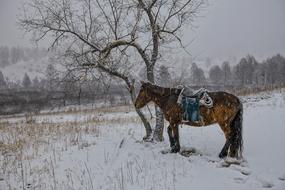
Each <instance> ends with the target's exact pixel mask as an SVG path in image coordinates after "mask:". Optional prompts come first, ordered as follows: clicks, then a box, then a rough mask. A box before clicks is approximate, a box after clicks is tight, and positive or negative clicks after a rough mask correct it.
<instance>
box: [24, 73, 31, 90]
mask: <svg viewBox="0 0 285 190" xmlns="http://www.w3.org/2000/svg"><path fill="white" fill-rule="evenodd" d="M22 86H23V87H24V88H26V89H28V88H30V87H31V86H32V82H31V79H30V77H29V75H28V74H27V73H25V76H24V78H23V82H22Z"/></svg>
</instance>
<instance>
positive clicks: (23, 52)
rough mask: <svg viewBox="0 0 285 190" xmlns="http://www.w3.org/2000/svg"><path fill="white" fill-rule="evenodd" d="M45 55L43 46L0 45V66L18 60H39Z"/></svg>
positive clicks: (45, 51)
mask: <svg viewBox="0 0 285 190" xmlns="http://www.w3.org/2000/svg"><path fill="white" fill-rule="evenodd" d="M46 55H47V50H46V49H45V48H28V47H7V46H0V68H1V67H6V66H8V65H11V64H15V63H17V62H19V61H30V60H35V61H36V60H39V59H40V58H42V57H43V56H46Z"/></svg>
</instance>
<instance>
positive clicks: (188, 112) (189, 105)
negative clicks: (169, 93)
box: [181, 96, 200, 122]
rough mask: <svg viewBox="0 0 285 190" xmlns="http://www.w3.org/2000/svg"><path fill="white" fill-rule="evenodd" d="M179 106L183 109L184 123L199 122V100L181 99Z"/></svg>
mask: <svg viewBox="0 0 285 190" xmlns="http://www.w3.org/2000/svg"><path fill="white" fill-rule="evenodd" d="M181 106H182V109H183V120H184V121H192V122H197V121H199V118H200V116H199V99H198V98H190V97H185V96H183V97H182V101H181Z"/></svg>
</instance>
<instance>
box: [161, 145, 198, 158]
mask: <svg viewBox="0 0 285 190" xmlns="http://www.w3.org/2000/svg"><path fill="white" fill-rule="evenodd" d="M161 153H162V154H168V153H171V149H166V150H162V151H161ZM178 153H179V154H180V155H181V156H184V157H190V156H202V153H201V151H199V150H197V149H196V148H194V147H182V148H181V150H180V151H179V152H178Z"/></svg>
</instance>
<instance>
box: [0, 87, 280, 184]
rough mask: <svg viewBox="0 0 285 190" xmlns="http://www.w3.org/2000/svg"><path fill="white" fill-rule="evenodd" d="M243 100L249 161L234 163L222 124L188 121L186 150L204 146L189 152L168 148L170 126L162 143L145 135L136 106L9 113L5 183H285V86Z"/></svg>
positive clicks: (0, 135)
mask: <svg viewBox="0 0 285 190" xmlns="http://www.w3.org/2000/svg"><path fill="white" fill-rule="evenodd" d="M242 100H243V102H244V133H243V134H244V157H245V159H246V160H247V162H246V163H243V164H242V165H231V166H229V167H222V165H223V163H224V162H223V160H220V159H219V158H218V156H217V155H218V153H219V151H220V150H221V148H222V146H223V144H224V136H223V133H222V131H221V130H220V129H219V127H218V126H217V125H213V126H209V127H204V128H193V127H189V126H182V128H180V140H181V145H182V147H183V149H189V148H195V150H196V153H194V154H192V155H190V156H189V157H185V156H182V155H180V154H162V153H161V151H162V150H165V149H168V148H169V143H168V137H167V133H166V131H165V132H164V136H165V141H164V142H162V143H149V142H142V141H141V139H142V137H143V136H144V128H143V126H142V124H141V123H140V121H139V119H138V118H137V116H136V114H135V113H134V111H133V109H132V108H131V107H117V108H112V109H109V110H108V109H97V110H88V111H82V112H78V111H77V112H66V113H56V114H55V113H52V114H44V115H39V116H34V117H33V120H32V122H27V121H26V118H25V117H19V116H18V117H16V118H13V117H10V118H7V117H6V118H2V119H0V151H1V155H0V189H1V190H6V189H14V188H15V189H60V190H61V189H63V190H64V189H76V190H77V189H103V190H104V189H112V190H113V189H117V190H123V189H131V190H137V189H138V190H144V189H149V190H168V189H169V190H172V189H177V190H180V189H195V190H200V189H203V190H204V189H211V190H216V189H231V190H235V189H238V190H240V189H245V190H248V189H251V190H254V189H264V188H270V189H275V190H284V189H285V164H284V161H285V149H284V145H285V137H284V136H285V125H284V123H285V91H284V90H282V91H275V92H273V93H262V94H259V95H255V96H248V97H243V98H242ZM1 142H2V144H1ZM1 146H2V149H1ZM3 147H4V148H3ZM23 187H24V188H23Z"/></svg>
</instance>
